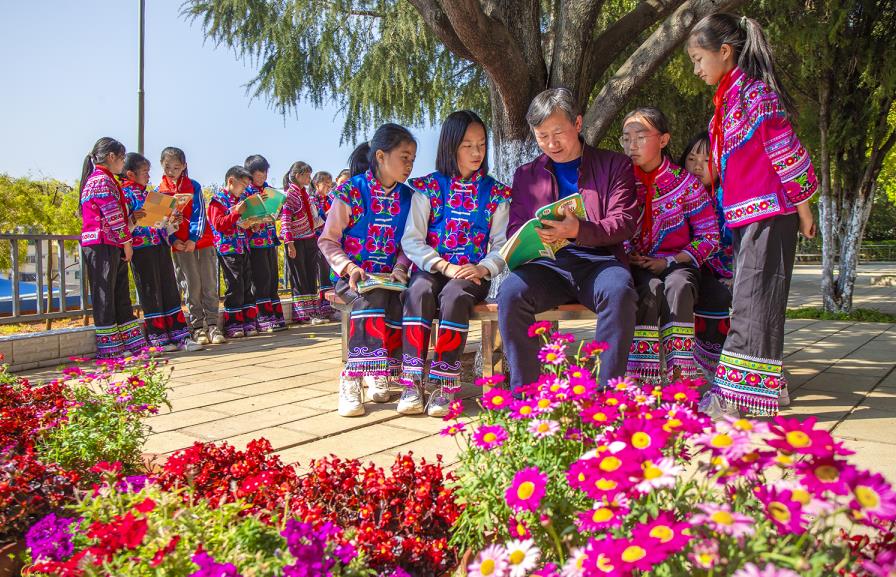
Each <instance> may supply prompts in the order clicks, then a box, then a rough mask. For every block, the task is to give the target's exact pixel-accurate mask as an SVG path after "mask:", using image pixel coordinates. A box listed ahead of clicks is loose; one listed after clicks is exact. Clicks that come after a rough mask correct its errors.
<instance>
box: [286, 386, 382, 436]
mask: <svg viewBox="0 0 896 577" xmlns="http://www.w3.org/2000/svg"><path fill="white" fill-rule="evenodd" d="M305 402H307V401H305ZM330 407H331V409H332V410H331V411H329V412H327V413H321V414H317V415H313V416H310V417H307V418H302V419H293V420H291V421H289V422H286V423H283V424H282V425H281V426H283V427H286V428H287V429H293V430H295V431H301V432H303V433H308V434H311V435H314V436H315V437H326V436H328V435H336V434H338V433H340V432H343V431H352V430H356V429H361V428H368V426H369V425H371V424H374V423H381V422H384V421H390V420H392V419H396V418H398V416H399V415H398V413H396V412H395V407H391V408H390V407H388V406H387V405H366V406H365V407H366V409H367V412H366V413H365V414H364V415H362V416H360V417H340V416H339V415H338V414H337V413H336V410H335V409H336V402H335V395H334V402H333V404H332V405H331V406H330Z"/></svg>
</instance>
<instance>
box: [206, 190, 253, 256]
mask: <svg viewBox="0 0 896 577" xmlns="http://www.w3.org/2000/svg"><path fill="white" fill-rule="evenodd" d="M210 202H217V203H218V204H220V205H221V206H223V207H224V208H226V209H227V210H230V208H231V207H233V206H234V205H235V204H236V203H237V202H239V201H237V200H236V199H235V198H233V196H231V194H230V192H228V191H227V190H224V189H223V188H220V189H218V190H217V191H215V193H214V194H213V195H212V199H211V201H210ZM209 225H210V226H211V227H212V236H213V237H214V239H215V248H216V249H217V250H218V253H219V254H243V253H245V252H246V251H248V250H249V241H248V239H247V238H246V233H245V231H243V229H241V228H240V227H238V226H237V227H236V232H234V233H233V234H223V233H220V232H218V229H216V228H215V224H214V223H213V222H211V219H209Z"/></svg>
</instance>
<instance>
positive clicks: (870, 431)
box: [833, 407, 896, 453]
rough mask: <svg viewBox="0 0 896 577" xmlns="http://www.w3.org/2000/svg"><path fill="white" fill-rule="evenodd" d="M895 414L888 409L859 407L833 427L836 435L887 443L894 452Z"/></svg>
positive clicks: (895, 447)
mask: <svg viewBox="0 0 896 577" xmlns="http://www.w3.org/2000/svg"><path fill="white" fill-rule="evenodd" d="M894 430H896V415H894V414H893V413H892V412H890V411H881V410H878V409H866V408H865V407H859V408H857V409H856V410H855V411H853V412H852V414H850V415H849V417H847V419H846V420H845V421H843V422H842V423H840V424H839V425H837V426H836V427H835V428H834V431H833V432H834V434H835V435H836V436H838V437H847V438H850V439H860V440H864V441H874V442H876V443H881V442H883V443H887V444H889V445H891V446H893V451H894V453H896V434H894V433H893V431H894Z"/></svg>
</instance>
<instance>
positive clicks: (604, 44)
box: [578, 0, 684, 105]
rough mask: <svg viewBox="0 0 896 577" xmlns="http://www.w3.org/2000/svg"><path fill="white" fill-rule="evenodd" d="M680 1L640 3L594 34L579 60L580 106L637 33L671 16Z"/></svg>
mask: <svg viewBox="0 0 896 577" xmlns="http://www.w3.org/2000/svg"><path fill="white" fill-rule="evenodd" d="M683 2H684V0H643V1H642V2H639V3H638V5H637V6H635V7H634V8H633V9H632V10H631V11H630V12H629V13H628V14H626V15H625V16H623V17H622V18H620V19H619V20H617V21H616V22H614V23H613V24H611V25H610V26H609V27H608V28H607V29H606V30H604V31H602V32H600V33H595V35H594V37H593V38H592V39H591V42H590V43H589V44H588V49H587V51H586V53H585V55H584V58H583V61H582V82H581V88H580V90H579V94H578V97H579V102H581V103H582V105H585V104H586V103H587V102H588V97H589V96H591V91H592V90H594V85H595V84H596V83H597V81H598V80H599V79H600V77H601V76H603V75H604V72H606V71H607V69H608V68H609V67H610V65H612V64H613V62H614V61H615V60H616V58H618V57H619V55H620V54H622V52H623V51H624V50H625V49H626V48H627V47H628V46H629V45H630V44H631V43H632V40H633V39H634V38H636V37H637V36H638V34H640V33H641V32H643V31H644V30H647V29H648V28H650V27H651V26H653V25H654V24H656V23H657V22H659V21H660V20H662V19H663V18H665V17H666V16H668V15H669V14H671V13H672V11H673V10H675V9H676V8H678V7H679V6H681V4H682V3H683Z"/></svg>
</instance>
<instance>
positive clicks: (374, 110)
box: [183, 0, 489, 140]
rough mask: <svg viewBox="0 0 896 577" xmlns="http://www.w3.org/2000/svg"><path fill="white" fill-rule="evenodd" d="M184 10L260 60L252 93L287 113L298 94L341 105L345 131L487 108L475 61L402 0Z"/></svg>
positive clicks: (240, 1) (193, 5) (248, 2)
mask: <svg viewBox="0 0 896 577" xmlns="http://www.w3.org/2000/svg"><path fill="white" fill-rule="evenodd" d="M183 13H184V15H185V16H187V17H189V18H193V19H196V20H199V21H200V22H201V23H202V25H203V28H204V29H205V31H206V34H207V35H208V36H209V37H210V38H211V39H212V40H213V41H214V42H216V43H218V44H223V45H225V46H228V47H230V48H232V49H234V50H235V51H236V52H237V54H239V55H240V56H243V57H247V58H250V59H253V60H255V61H257V62H258V63H259V66H260V68H259V72H258V75H257V76H256V77H255V78H254V79H253V80H252V81H251V82H250V83H249V85H248V88H249V90H250V92H251V93H252V94H253V95H254V96H266V97H267V98H269V100H270V102H271V104H272V105H273V106H275V107H276V108H277V109H279V110H280V111H282V112H284V113H286V112H288V111H292V110H295V109H296V107H297V106H298V104H299V103H301V102H303V101H306V102H309V103H310V104H312V105H313V106H316V107H320V106H321V105H323V104H324V103H325V102H335V103H336V104H338V105H339V106H340V107H341V109H342V110H343V111H344V112H345V113H346V122H345V125H344V127H343V138H344V139H346V140H350V139H353V138H354V137H356V136H357V135H358V134H359V133H362V132H363V131H364V130H366V129H367V127H369V126H372V125H374V124H376V123H380V122H383V121H386V120H393V121H396V122H402V123H406V124H419V123H421V122H427V121H428V122H429V123H435V122H439V121H440V120H441V118H442V117H444V116H445V115H446V114H447V113H448V112H450V111H452V110H456V109H457V108H472V109H474V110H479V111H480V112H482V113H483V114H488V111H489V104H488V92H487V89H486V86H485V81H484V77H483V74H482V70H481V69H480V68H479V67H478V66H476V65H473V64H470V63H469V62H466V61H463V60H460V59H459V58H457V57H455V56H454V55H452V54H451V53H450V52H448V51H447V50H446V49H445V48H444V46H443V45H442V44H441V43H440V42H439V41H438V39H437V38H436V37H435V36H434V35H433V34H432V32H430V30H429V28H428V27H427V26H426V25H425V24H424V22H423V20H422V18H421V17H420V15H419V13H418V12H417V11H416V10H415V9H414V8H413V7H412V6H411V5H410V4H409V3H408V2H406V1H403V0H361V1H358V0H354V1H353V0H293V1H289V2H270V1H266V0H230V1H228V2H221V1H216V0H187V2H186V3H185V4H184V10H183Z"/></svg>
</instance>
